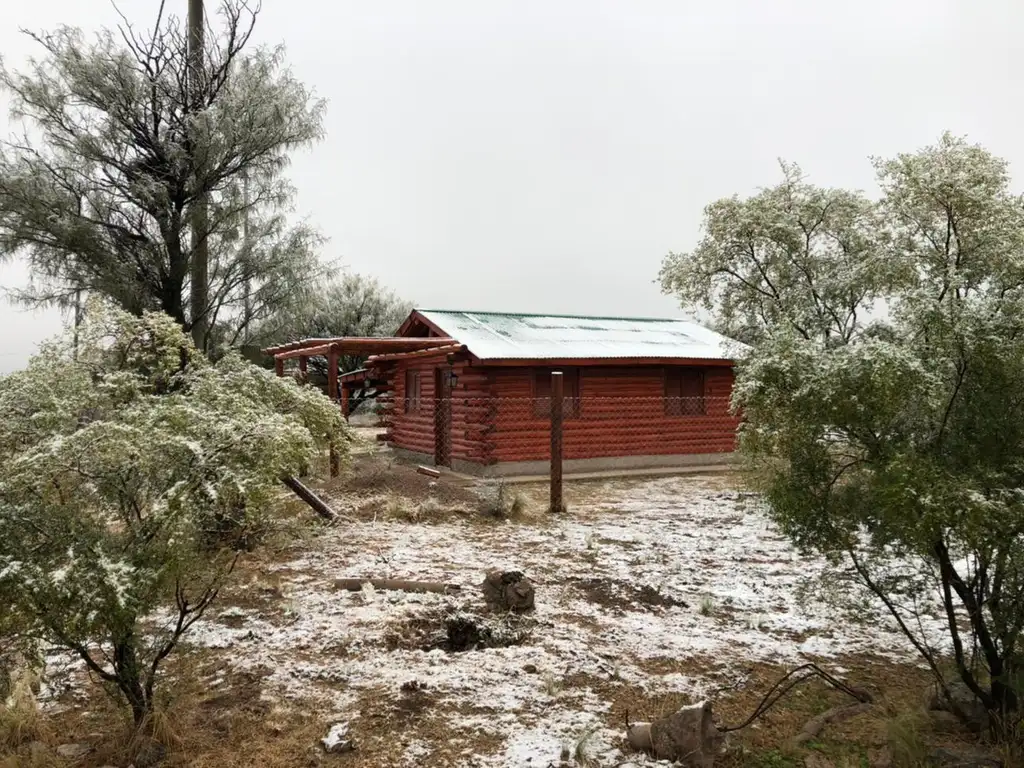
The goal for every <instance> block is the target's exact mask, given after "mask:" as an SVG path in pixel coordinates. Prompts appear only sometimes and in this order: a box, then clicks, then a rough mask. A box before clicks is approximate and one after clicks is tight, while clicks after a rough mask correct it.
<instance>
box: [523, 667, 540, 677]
mask: <svg viewBox="0 0 1024 768" xmlns="http://www.w3.org/2000/svg"><path fill="white" fill-rule="evenodd" d="M523 672H525V673H526V674H528V675H536V674H537V665H536V664H524V665H523Z"/></svg>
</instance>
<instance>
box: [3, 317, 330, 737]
mask: <svg viewBox="0 0 1024 768" xmlns="http://www.w3.org/2000/svg"><path fill="white" fill-rule="evenodd" d="M92 309H93V310H94V311H92V312H91V313H90V317H89V319H88V321H87V322H86V324H85V326H84V327H83V328H82V329H81V334H80V339H79V349H78V356H77V359H72V357H71V354H70V351H69V349H68V345H67V344H65V343H63V342H60V343H56V344H52V345H50V346H48V347H46V348H44V349H43V351H42V352H41V353H40V354H39V355H37V356H36V357H34V358H33V359H32V360H31V361H30V363H29V365H28V367H27V368H26V369H25V370H23V371H20V372H18V373H15V374H12V375H10V376H8V377H6V378H4V379H2V380H0V411H2V412H3V413H4V419H3V420H2V423H0V603H2V604H3V605H4V606H5V611H6V612H8V613H7V617H8V618H9V619H10V618H13V619H14V620H11V621H7V622H5V623H7V624H9V625H10V626H11V627H16V628H18V630H19V632H20V633H21V634H22V635H23V636H25V637H29V638H32V639H35V640H37V641H41V642H45V643H48V644H53V645H56V646H58V647H60V648H64V649H66V650H68V651H70V652H72V653H73V654H75V655H77V656H78V657H79V658H80V659H81V660H82V661H83V662H84V663H85V665H86V666H87V667H88V669H89V670H90V671H91V672H92V673H94V674H95V675H96V676H98V677H99V678H100V679H101V680H103V681H105V682H107V683H109V684H111V685H112V686H114V687H115V688H116V689H117V691H118V692H119V693H120V694H121V696H122V697H123V699H124V701H125V702H126V703H127V704H128V705H129V706H130V708H131V711H132V714H133V717H134V720H135V722H136V724H140V723H142V722H143V721H144V720H145V719H146V717H147V716H148V714H149V713H150V712H151V711H152V709H153V706H154V689H155V685H156V682H157V677H158V671H159V668H160V664H161V662H162V661H163V660H164V659H165V658H166V657H167V656H168V654H170V653H171V652H172V650H173V649H174V647H175V645H176V644H177V642H178V641H179V639H180V638H181V637H182V635H183V634H184V633H186V632H187V631H188V629H189V628H190V627H191V626H192V625H193V624H194V623H195V622H196V621H198V620H199V619H200V618H201V617H202V616H203V614H204V612H205V611H206V610H207V608H208V607H209V606H210V604H211V603H212V602H213V601H214V599H215V598H216V596H217V592H218V590H219V589H220V587H221V585H222V584H223V582H224V579H225V577H226V576H227V575H228V573H230V571H231V569H232V567H233V565H234V562H235V558H236V556H237V555H236V553H234V552H230V551H220V550H211V549H210V548H209V546H208V542H209V537H208V535H207V534H208V531H209V529H210V527H211V526H213V525H216V521H217V520H218V518H219V517H220V516H222V515H224V514H231V515H233V516H234V517H235V519H236V520H241V521H242V522H243V523H244V522H246V521H247V522H252V521H254V520H256V519H257V518H258V517H259V516H260V515H262V514H264V513H265V512H266V511H267V510H268V508H269V507H270V506H271V505H272V504H273V503H274V500H275V496H276V493H277V489H278V487H279V479H280V477H281V475H282V474H286V473H287V474H291V473H298V472H301V471H303V470H304V469H305V468H306V467H308V466H309V465H310V463H311V462H312V461H314V459H315V458H316V457H317V456H318V454H319V453H320V450H321V449H322V448H323V446H325V445H326V444H327V443H328V442H329V441H331V440H332V439H335V438H336V437H337V436H338V435H339V434H340V432H341V430H342V429H343V424H342V422H341V419H340V416H339V414H338V411H337V408H336V407H335V406H334V405H333V404H332V403H331V402H330V401H329V400H327V398H325V397H323V396H322V395H320V394H319V393H317V392H316V391H315V390H312V389H309V388H301V387H299V386H298V385H296V384H295V383H294V382H291V381H289V380H286V379H278V378H276V377H274V376H273V375H272V374H270V373H269V372H266V371H263V370H262V369H259V368H256V367H255V366H252V365H250V364H247V363H244V362H242V361H241V360H240V359H239V358H238V357H237V356H233V355H232V356H228V357H226V358H224V359H223V360H221V361H219V362H218V363H217V364H216V365H213V364H210V363H207V362H206V361H205V358H204V357H203V356H202V355H200V354H198V353H197V352H196V350H195V348H194V347H193V345H192V342H191V339H190V338H189V337H188V336H187V335H186V334H185V332H184V331H183V329H182V328H181V326H180V325H178V324H176V323H175V321H174V320H173V319H172V318H170V317H168V316H167V315H163V314H148V313H147V314H144V315H142V316H141V317H135V316H131V315H128V314H126V313H122V312H119V311H104V310H99V311H96V309H95V307H94V308H92ZM240 510H241V511H242V513H244V514H243V515H242V516H241V517H239V511H240ZM168 606H170V612H169V613H167V611H166V609H167V608H168Z"/></svg>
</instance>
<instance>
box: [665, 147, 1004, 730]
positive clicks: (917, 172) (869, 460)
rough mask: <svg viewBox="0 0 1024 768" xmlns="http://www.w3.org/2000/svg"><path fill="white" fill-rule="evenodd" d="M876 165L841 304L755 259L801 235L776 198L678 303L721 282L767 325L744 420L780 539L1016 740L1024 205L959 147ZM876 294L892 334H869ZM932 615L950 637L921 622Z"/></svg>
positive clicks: (712, 211)
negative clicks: (828, 573)
mask: <svg viewBox="0 0 1024 768" xmlns="http://www.w3.org/2000/svg"><path fill="white" fill-rule="evenodd" d="M875 165H876V169H877V172H878V179H879V184H880V187H881V189H882V197H881V199H880V200H879V201H878V203H877V204H876V205H874V206H870V205H868V204H866V203H865V202H864V201H862V200H860V199H859V198H857V199H858V200H859V202H857V204H856V209H857V210H858V211H861V212H862V213H861V214H860V216H861V219H860V220H861V221H862V222H865V228H864V230H863V232H860V230H858V233H859V237H858V240H857V242H861V243H867V244H870V246H869V247H865V248H863V249H859V248H844V249H841V250H840V251H832V252H830V253H829V254H828V255H824V254H823V255H822V257H821V258H820V259H819V260H818V261H817V263H816V264H815V266H814V269H813V273H814V274H815V275H818V276H820V277H821V278H822V279H823V284H824V285H827V286H828V288H827V291H828V293H827V294H826V293H825V292H823V290H824V289H823V290H811V288H810V285H811V283H810V281H808V282H807V284H806V285H807V287H806V289H805V288H803V287H799V288H798V287H795V286H800V281H799V280H797V279H794V280H793V283H792V285H791V289H789V290H787V291H786V292H783V291H782V290H781V289H779V288H778V285H779V284H778V283H776V282H775V277H776V275H780V274H791V273H788V272H785V271H781V272H780V271H776V270H773V269H769V268H765V269H764V270H763V273H762V271H761V270H760V269H758V267H757V266H756V264H755V263H754V259H753V257H750V258H749V259H748V257H747V254H750V253H754V254H757V253H759V252H761V251H759V250H758V248H759V246H757V245H756V244H755V243H753V242H751V241H750V240H749V238H747V239H744V238H742V237H740V236H739V235H738V234H735V233H736V232H738V231H740V230H742V231H743V232H763V231H771V232H777V231H778V228H779V226H780V224H779V222H780V221H782V222H787V223H789V222H791V221H792V218H791V208H790V205H789V202H788V200H787V199H786V198H785V197H781V198H779V197H772V198H766V197H765V196H764V195H761V196H758V197H757V198H755V199H754V200H753V201H743V202H739V201H735V200H734V201H728V202H727V203H724V204H715V205H712V206H711V207H710V208H709V217H710V218H711V219H712V222H711V223H710V227H709V231H711V232H712V234H709V236H708V237H709V238H710V239H705V241H704V242H703V243H702V245H701V247H700V248H699V249H698V252H697V253H696V255H695V256H693V257H692V263H691V259H690V257H670V260H669V262H668V264H667V265H666V270H667V271H668V272H669V273H671V275H672V277H671V280H674V281H677V282H671V281H670V282H669V283H668V286H669V287H675V288H677V289H678V290H679V291H680V294H681V295H682V296H683V297H684V298H689V299H692V298H693V297H695V296H699V295H701V294H700V290H701V288H702V287H707V286H708V285H709V283H708V277H707V275H708V274H709V272H711V271H712V270H711V269H709V268H708V265H710V264H718V265H720V272H719V273H718V274H719V275H720V276H719V277H717V278H716V280H717V284H716V285H717V287H716V293H715V295H714V298H713V300H712V302H711V305H712V308H713V309H714V310H715V311H717V312H718V313H719V314H720V315H721V316H724V317H725V318H727V319H729V318H734V317H745V318H748V319H749V320H750V321H751V322H752V323H755V324H756V323H760V324H761V326H762V327H761V333H759V338H760V342H759V343H758V344H757V345H756V346H755V348H754V349H753V351H752V352H751V353H750V354H749V356H748V357H747V358H746V359H745V360H743V361H741V363H740V365H739V367H738V373H737V384H736V393H735V405H736V406H737V407H739V408H740V409H742V413H743V415H744V419H745V424H744V426H743V428H742V432H741V449H742V451H743V453H744V454H745V455H746V457H747V458H748V459H750V460H751V463H752V466H753V468H754V469H755V470H756V473H757V474H756V477H757V478H758V479H759V481H760V483H761V484H762V486H763V488H764V490H765V495H766V500H767V502H768V504H769V506H770V509H771V512H772V514H773V515H774V518H775V519H776V521H778V523H779V524H780V525H781V527H782V528H783V530H785V531H786V532H787V533H788V534H789V535H790V536H791V537H792V538H793V539H794V541H795V542H796V543H797V544H798V545H800V546H801V547H803V548H805V549H806V550H811V551H816V552H819V553H822V554H824V555H826V556H827V557H828V558H829V559H830V561H831V562H832V563H833V564H834V566H835V569H836V570H835V571H834V574H837V575H840V576H842V577H843V579H844V581H843V583H845V584H847V585H849V586H851V588H854V589H856V590H862V592H861V594H864V595H866V596H868V597H869V598H870V599H871V600H873V601H874V603H875V605H877V606H879V607H880V608H883V609H884V610H885V611H887V612H888V613H889V614H890V615H891V616H892V618H893V619H895V621H896V622H897V623H898V625H899V627H900V628H901V629H902V631H903V632H904V633H905V634H906V636H907V637H908V638H909V639H910V640H911V641H912V642H913V644H914V645H915V647H916V648H917V649H918V651H919V652H920V653H921V655H922V657H923V658H924V659H925V660H926V662H927V663H928V664H929V665H930V667H931V669H932V671H933V672H934V674H935V676H936V678H937V680H938V681H939V683H940V685H941V690H942V691H943V692H944V693H945V695H946V696H947V697H950V688H949V685H950V682H951V680H952V679H959V681H960V684H961V685H963V686H966V687H967V688H968V689H969V690H970V691H971V692H972V693H973V695H974V696H975V697H976V698H977V700H978V701H979V702H980V703H981V704H982V705H983V707H984V708H985V709H986V710H987V711H988V712H989V714H990V716H991V718H990V719H991V722H992V724H993V726H994V727H995V728H996V729H997V730H1002V731H1003V733H1004V734H1005V733H1008V732H1010V731H1012V730H1013V729H1014V728H1016V727H1017V726H1018V724H1019V722H1020V703H1021V701H1020V697H1021V695H1022V694H1024V686H1022V679H1024V678H1022V673H1024V668H1022V662H1024V648H1022V647H1021V641H1022V637H1021V633H1022V629H1024V205H1022V200H1021V198H1020V196H1018V195H1017V194H1015V193H1013V192H1012V191H1011V189H1010V180H1009V177H1008V173H1007V167H1006V163H1005V162H1004V161H1002V160H1000V159H999V158H996V157H994V156H992V155H991V154H990V153H988V152H987V151H985V150H984V149H982V148H981V147H978V146H974V145H970V144H968V143H967V142H966V141H965V140H962V139H959V138H955V137H952V136H949V135H945V136H943V137H942V139H941V141H940V142H939V143H938V144H937V145H936V146H932V147H928V148H926V149H924V150H921V151H919V152H916V153H913V154H907V155H900V156H899V157H897V158H895V159H893V160H876V161H875ZM835 194H836V197H837V199H840V200H850V199H853V196H850V195H846V194H845V193H835ZM723 206H724V208H723ZM725 208H730V209H732V210H735V211H737V212H738V215H739V216H740V217H741V218H743V221H744V223H743V224H742V226H740V224H739V223H738V222H734V223H732V224H730V223H728V222H725V221H724V220H722V219H721V218H720V213H721V212H722V211H723V210H724V209H725ZM867 222H871V223H870V226H868V224H867ZM723 227H724V228H726V229H728V230H729V232H730V234H728V235H725V234H720V233H721V232H723V230H722V228H723ZM785 229H786V231H789V229H788V228H785ZM798 229H800V227H799V225H798ZM774 240H775V238H774V237H773V238H772V241H773V242H774ZM847 253H850V254H854V253H859V254H860V259H861V262H860V264H859V265H858V264H857V263H856V262H855V261H853V262H849V263H848V262H847V261H846V256H845V254H847ZM840 254H842V256H841V257H840V256H839V255H840ZM837 259H838V261H839V263H840V264H841V265H842V268H840V269H837V270H836V271H835V272H834V273H827V271H826V270H827V268H828V267H829V266H830V265H832V264H835V263H836V261H837ZM878 260H882V261H884V262H885V263H886V266H885V267H884V268H883V267H880V266H879V265H878V264H877V261H878ZM757 263H760V264H765V263H769V262H768V260H766V259H764V258H758V259H757ZM751 266H753V270H751V269H750V267H751ZM801 272H802V270H801ZM815 282H816V283H817V281H815ZM769 283H773V284H775V286H776V287H775V288H773V287H772V286H771V285H769ZM818 284H822V283H818ZM776 289H778V290H777V293H776V292H775V291H776ZM769 295H771V296H772V297H773V298H771V299H770V300H769V298H768V296H769ZM825 295H831V296H836V297H841V298H842V301H838V300H837V301H835V302H833V301H829V302H823V301H821V299H820V297H823V296H825ZM874 296H877V297H880V298H883V299H884V300H885V303H886V307H887V309H888V316H887V317H886V318H885V319H884V321H878V322H875V323H874V324H872V325H865V320H864V318H865V314H866V311H867V310H868V309H869V305H870V299H871V298H872V297H874ZM823 306H824V307H831V308H832V309H835V310H836V311H835V312H834V313H833V311H832V309H829V310H827V311H825V312H822V311H821V308H822V307H823ZM829 318H832V320H830V319H829ZM836 320H838V322H835V321H836ZM810 328H813V329H815V332H810V333H808V332H807V331H808V330H809V329H810ZM847 594H851V593H847ZM931 611H935V612H936V613H935V614H934V617H935V618H937V619H938V620H939V622H940V624H939V626H941V627H942V630H941V631H939V632H938V633H935V632H934V631H930V630H928V627H929V626H931V627H934V626H935V625H934V623H929V622H927V621H919V619H920V617H922V616H923V615H924V614H925V613H928V612H931ZM947 660H951V661H952V663H951V664H950V665H949V666H947ZM950 669H952V670H953V672H952V676H951V675H950V673H949V670H950ZM950 698H951V697H950ZM958 709H959V713H960V714H961V715H962V716H965V717H966V716H967V715H968V713H967V712H966V711H965V710H964V707H962V706H959V707H958Z"/></svg>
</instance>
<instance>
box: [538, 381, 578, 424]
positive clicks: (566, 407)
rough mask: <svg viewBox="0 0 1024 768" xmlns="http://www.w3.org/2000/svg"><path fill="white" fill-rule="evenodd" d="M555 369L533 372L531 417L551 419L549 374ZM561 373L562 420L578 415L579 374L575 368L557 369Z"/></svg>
mask: <svg viewBox="0 0 1024 768" xmlns="http://www.w3.org/2000/svg"><path fill="white" fill-rule="evenodd" d="M554 370H555V369H550V368H537V369H535V370H534V372H533V415H534V417H535V418H538V419H548V418H551V374H552V373H553V371H554ZM557 370H560V371H561V372H562V418H564V419H575V418H577V417H579V415H580V372H579V370H578V369H576V368H559V369H557Z"/></svg>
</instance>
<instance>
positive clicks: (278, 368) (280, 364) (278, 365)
mask: <svg viewBox="0 0 1024 768" xmlns="http://www.w3.org/2000/svg"><path fill="white" fill-rule="evenodd" d="M274 373H276V374H277V375H278V376H284V358H281V357H275V358H274Z"/></svg>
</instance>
